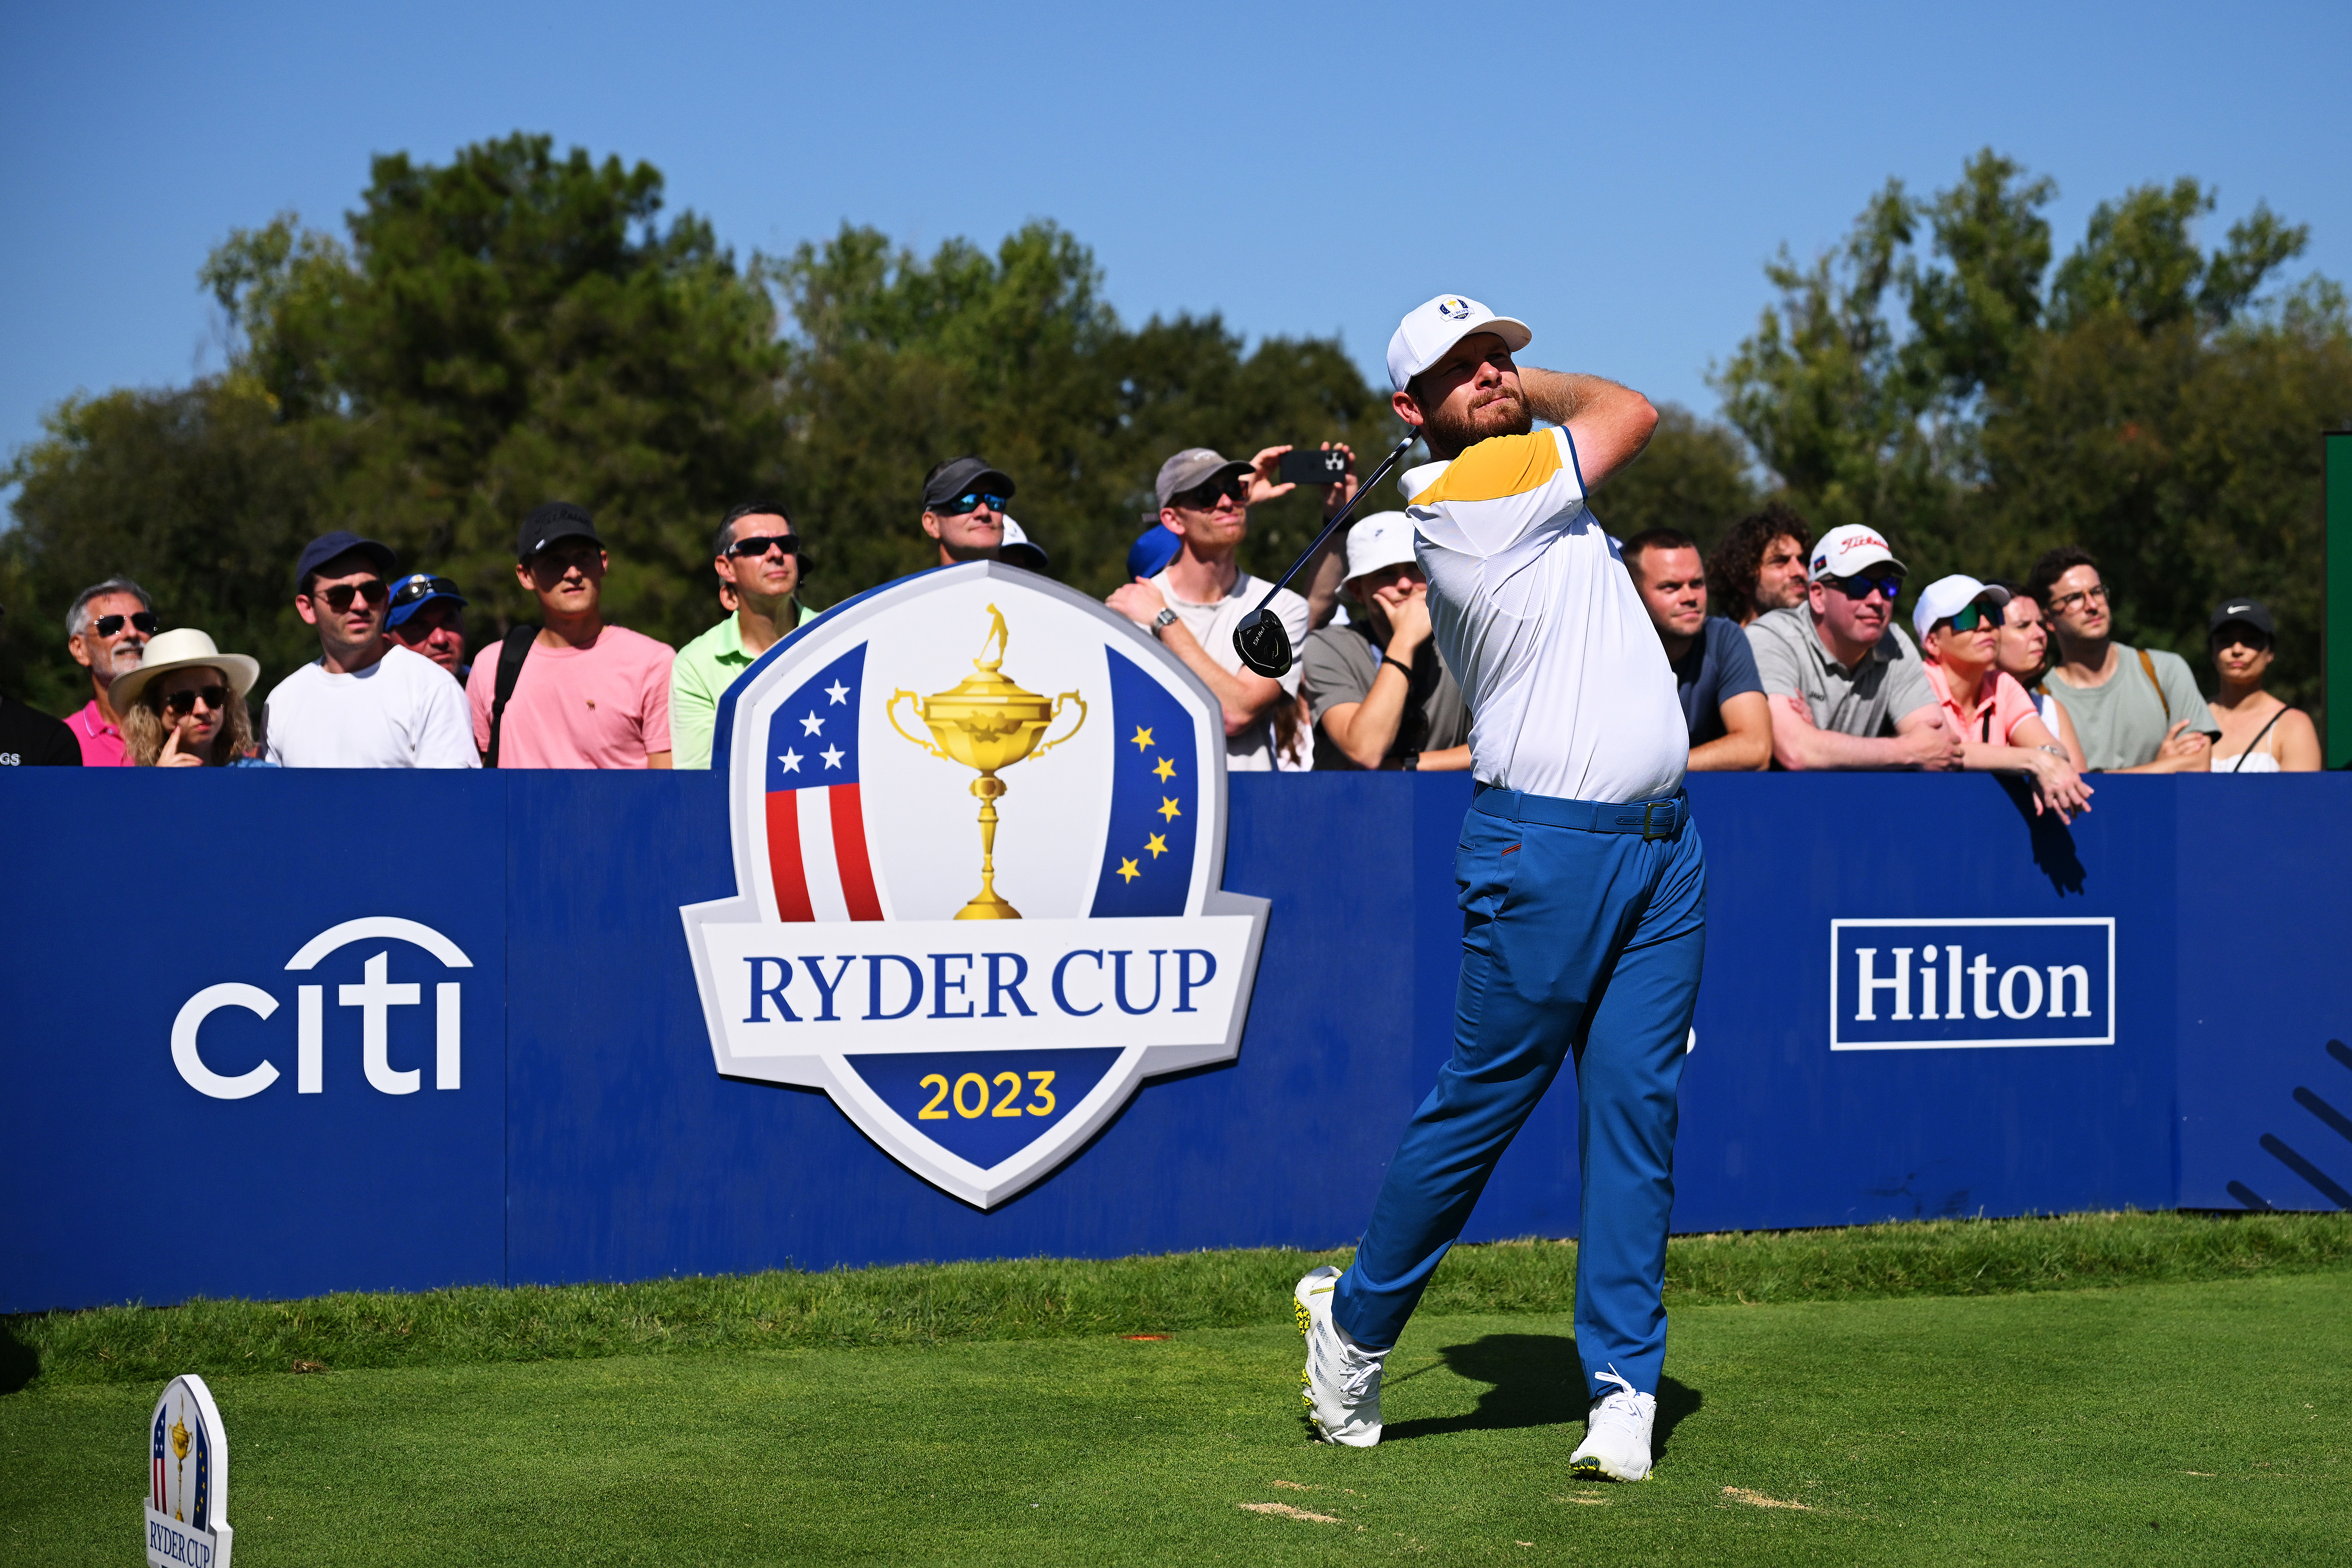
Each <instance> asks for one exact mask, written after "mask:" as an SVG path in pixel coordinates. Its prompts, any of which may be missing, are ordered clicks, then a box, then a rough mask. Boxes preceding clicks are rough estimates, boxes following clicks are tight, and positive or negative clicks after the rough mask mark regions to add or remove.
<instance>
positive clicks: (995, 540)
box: [923, 456, 1013, 566]
mask: <svg viewBox="0 0 2352 1568" xmlns="http://www.w3.org/2000/svg"><path fill="white" fill-rule="evenodd" d="M1012 499H1013V479H1012V477H1011V476H1010V475H1008V474H1006V473H1005V472H1004V471H1003V469H1001V468H990V467H989V466H988V464H987V462H986V461H984V460H983V459H982V458H974V457H969V456H967V457H961V458H949V459H948V460H947V461H946V462H944V463H940V464H938V465H936V466H935V467H933V468H932V469H931V471H930V472H929V473H928V474H925V475H924V476H923V531H924V532H925V533H927V534H929V536H930V538H931V540H932V542H934V543H936V544H937V545H938V546H939V547H940V565H942V566H952V565H954V564H955V563H957V562H959V561H993V560H995V559H996V558H997V552H999V551H1001V550H1003V548H1004V503H1005V502H1006V501H1009V500H1012Z"/></svg>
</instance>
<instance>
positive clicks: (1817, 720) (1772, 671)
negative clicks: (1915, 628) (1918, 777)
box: [1748, 523, 1961, 769]
mask: <svg viewBox="0 0 2352 1568" xmlns="http://www.w3.org/2000/svg"><path fill="white" fill-rule="evenodd" d="M1808 560H1809V561H1810V563H1811V564H1810V566H1809V568H1808V574H1807V579H1808V580H1807V584H1806V589H1805V595H1806V602H1805V603H1804V604H1802V605H1798V606H1797V607H1795V608H1794V609H1786V610H1772V611H1769V612H1768V613H1767V614H1764V615H1761V616H1758V617H1757V618H1756V619H1755V621H1754V622H1752V623H1751V624H1750V625H1749V626H1748V649H1749V651H1750V652H1752V653H1754V654H1755V656H1756V673H1757V674H1758V676H1759V677H1760V678H1761V679H1762V680H1763V682H1764V694H1765V696H1766V698H1767V699H1768V700H1769V701H1770V703H1771V711H1772V760H1773V761H1774V762H1775V763H1778V764H1779V765H1780V766H1781V767H1783V768H1937V769H1950V768H1957V767H1958V766H1960V763H1961V742H1960V736H1959V733H1958V731H1955V730H1954V729H1953V728H1952V727H1951V726H1950V725H1949V724H1948V723H1947V722H1946V721H1945V719H1944V710H1943V705H1942V703H1941V702H1940V701H1939V700H1937V696H1936V693H1935V689H1933V688H1932V687H1930V686H1929V685H1928V684H1927V672H1926V667H1925V666H1924V665H1922V664H1921V662H1920V659H1919V650H1918V649H1917V648H1916V647H1912V646H1911V639H1910V638H1909V637H1906V636H1904V635H1903V631H1902V628H1900V627H1899V626H1895V595H1897V594H1898V593H1900V592H1901V591H1902V588H1903V578H1904V575H1905V568H1904V565H1903V563H1901V562H1900V561H1897V560H1896V559H1895V552H1893V551H1891V550H1889V549H1887V547H1886V542H1885V540H1884V539H1881V538H1880V537H1879V536H1878V534H1877V532H1876V531H1874V530H1872V529H1869V528H1866V527H1864V526H1863V525H1861V524H1859V523H1849V524H1847V525H1846V526H1845V527H1843V528H1833V529H1831V530H1830V531H1829V532H1827V533H1825V534H1823V535H1822V539H1821V542H1819V543H1818V544H1815V545H1814V546H1813V548H1812V549H1811V552H1808Z"/></svg>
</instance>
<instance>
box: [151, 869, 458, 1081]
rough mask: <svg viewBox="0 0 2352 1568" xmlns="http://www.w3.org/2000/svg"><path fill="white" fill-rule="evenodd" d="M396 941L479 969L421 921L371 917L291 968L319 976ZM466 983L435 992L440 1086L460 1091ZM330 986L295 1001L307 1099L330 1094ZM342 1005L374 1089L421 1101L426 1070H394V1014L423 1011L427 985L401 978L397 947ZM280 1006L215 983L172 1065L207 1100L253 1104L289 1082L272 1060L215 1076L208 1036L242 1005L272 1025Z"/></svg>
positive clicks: (301, 992)
mask: <svg viewBox="0 0 2352 1568" xmlns="http://www.w3.org/2000/svg"><path fill="white" fill-rule="evenodd" d="M386 940H389V941H393V942H406V943H409V944H411V945H412V946H415V947H421V948H423V949H424V950H425V952H428V953H430V954H432V955H433V957H435V958H436V959H437V960H439V961H440V963H441V966H442V968H444V969H471V968H472V967H474V961H473V960H472V959H470V958H468V957H467V956H466V954H465V953H464V952H463V951H461V950H460V949H459V948H458V946H457V943H456V942H451V941H450V940H449V939H448V938H447V937H446V936H443V935H442V934H441V933H440V932H439V931H435V930H434V929H433V928H432V927H431V926H428V925H424V924H421V923H419V922H418V921H409V920H402V919H400V918H398V917H397V916H394V915H369V916H366V917H365V918H363V919H360V920H355V921H343V923H342V924H341V925H338V926H331V927H330V928H328V929H327V930H325V931H320V933H319V934H318V935H317V936H314V937H312V938H311V939H310V941H309V942H304V943H303V944H302V945H301V947H300V948H299V950H297V951H296V952H295V954H294V956H293V957H291V958H289V959H288V960H287V961H286V967H287V968H288V969H289V970H290V971H294V972H297V973H299V972H300V971H303V970H310V969H316V968H317V967H318V965H319V962H320V960H321V959H323V958H325V957H326V956H327V955H328V954H330V953H331V952H335V951H337V950H338V949H340V948H343V947H348V946H350V945H351V944H352V943H353V942H371V941H374V942H381V941H386ZM460 984H461V983H460V982H458V981H455V980H443V981H439V982H437V983H436V984H435V985H434V986H433V1015H432V1016H433V1023H434V1027H433V1087H434V1088H435V1089H456V1088H457V1087H458V1084H459V1081H460V1068H461V1067H462V1065H463V1063H462V1060H461V1058H462V1055H463V1045H464V1041H463V1038H462V1018H463V1007H462V1000H463V998H462V994H461V991H460ZM327 989H328V988H327V987H326V986H325V985H306V984H298V985H296V986H295V988H294V994H295V1008H294V1016H295V1029H294V1061H295V1067H294V1080H295V1081H294V1089H295V1092H296V1093H298V1094H322V1093H324V1092H325V1091H326V1079H327V1072H326V1060H327ZM334 990H335V1003H336V1005H338V1006H340V1007H349V1008H352V1009H354V1010H355V1011H357V1012H358V1014H359V1016H360V1065H361V1068H362V1072H363V1073H364V1075H365V1077H366V1079H367V1081H368V1086H369V1087H370V1088H372V1089H375V1090H376V1092H378V1093H379V1094H415V1092H416V1091H417V1090H418V1089H422V1088H423V1087H424V1079H425V1072H424V1069H423V1068H395V1067H394V1066H393V1063H392V1016H393V1014H392V1010H393V1009H394V1008H395V1007H422V1006H423V1005H425V986H424V984H423V983H421V982H419V981H416V980H405V981H396V980H394V979H393V977H392V951H391V949H389V948H386V949H384V950H383V951H382V952H377V953H376V954H375V955H374V956H373V957H371V958H370V959H368V961H367V962H366V963H365V964H363V965H362V968H361V971H360V981H359V984H355V985H353V984H344V985H338V986H336V987H335V988H334ZM224 1007H241V1008H244V1009H245V1010H246V1011H247V1012H249V1013H253V1014H255V1015H257V1016H260V1017H263V1018H268V1017H269V1016H271V1015H272V1014H274V1013H276V1012H277V1011H278V998H277V997H276V996H274V995H272V994H270V993H268V992H267V991H264V990H263V989H262V988H261V987H260V986H258V985H248V984H245V983H244V982H243V981H237V980H231V981H226V982H224V983H223V984H218V985H207V986H205V988H204V989H203V990H201V991H199V992H197V993H196V994H194V995H193V996H191V997H189V998H188V999H187V1001H186V1002H185V1003H184V1005H182V1006H181V1008H180V1012H179V1016H177V1017H175V1018H173V1020H172V1065H173V1067H174V1068H178V1069H179V1072H180V1077H181V1078H182V1079H185V1080H186V1082H187V1085H188V1087H189V1088H191V1089H194V1090H195V1091H196V1092H197V1093H198V1094H202V1095H207V1096H209V1097H210V1098H212V1099H214V1100H246V1099H248V1098H250V1097H251V1096H254V1095H257V1094H259V1093H260V1092H261V1091H262V1090H263V1089H268V1087H269V1086H270V1085H271V1084H274V1083H276V1082H277V1081H278V1077H279V1076H280V1075H279V1073H278V1068H277V1065H276V1064H275V1063H273V1062H271V1061H270V1060H268V1058H263V1059H262V1061H260V1062H259V1063H258V1064H257V1065H256V1066H254V1067H253V1068H248V1069H247V1071H244V1072H241V1073H238V1074H236V1075H235V1076H233V1077H232V1076H228V1075H225V1074H222V1073H219V1072H215V1071H214V1070H213V1068H210V1067H209V1066H207V1065H206V1064H205V1058H204V1051H203V1043H202V1039H201V1034H202V1031H203V1029H204V1026H205V1019H207V1018H209V1017H211V1016H213V1015H214V1014H215V1013H217V1012H219V1011H220V1010H221V1009H222V1008H224Z"/></svg>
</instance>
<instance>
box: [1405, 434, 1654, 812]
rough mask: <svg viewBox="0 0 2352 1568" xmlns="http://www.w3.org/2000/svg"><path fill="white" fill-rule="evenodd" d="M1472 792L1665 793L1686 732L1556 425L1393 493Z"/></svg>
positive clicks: (1641, 616)
mask: <svg viewBox="0 0 2352 1568" xmlns="http://www.w3.org/2000/svg"><path fill="white" fill-rule="evenodd" d="M1400 488H1402V489H1403V490H1404V492H1405V494H1406V496H1407V497H1408V498H1409V499H1410V500H1411V502H1412V505H1411V507H1410V508H1409V509H1408V515H1410V516H1411V517H1412V521H1413V526H1414V530H1415V537H1414V549H1415V552H1416V553H1417V554H1418V555H1419V557H1420V559H1421V567H1422V570H1423V572H1425V573H1426V574H1428V576H1429V609H1430V619H1431V621H1432V623H1433V626H1434V640H1435V642H1436V644H1437V648H1438V652H1439V653H1440V654H1442V655H1443V656H1444V659H1445V665H1446V668H1449V669H1451V670H1452V671H1453V672H1454V679H1455V680H1457V681H1459V682H1460V683H1461V685H1462V692H1463V695H1464V696H1465V698H1466V699H1467V700H1469V703H1470V713H1471V722H1470V767H1471V771H1472V773H1475V775H1476V777H1477V778H1478V779H1479V781H1480V782H1481V783H1485V784H1500V785H1502V786H1503V787H1505V788H1507V789H1515V790H1520V791H1524V792H1525V793H1527V794H1529V795H1555V796H1559V797H1560V798H1563V799H1568V800H1591V801H1601V802H1604V803H1609V804H1612V805H1613V804H1618V803H1622V802H1624V801H1632V800H1656V799H1660V798H1662V797H1664V796H1666V795H1672V794H1674V793H1675V790H1676V789H1678V788H1680V787H1681V785H1682V782H1683V771H1684V769H1685V767H1686V766H1687V765H1688V764H1689V763H1690V728H1689V726H1688V725H1687V724H1685V722H1684V720H1683V710H1682V705H1681V703H1680V702H1679V701H1677V700H1676V699H1675V672H1674V668H1673V667H1672V666H1671V665H1669V664H1668V663H1667V662H1666V650H1665V648H1664V647H1663V646H1662V645H1661V644H1660V643H1659V641H1658V633H1657V629H1656V628H1655V627H1654V626H1652V625H1651V624H1650V616H1649V612H1648V611H1646V610H1645V609H1643V606H1642V596H1641V594H1640V593H1639V591H1637V590H1636V589H1635V588H1634V586H1633V578H1632V577H1631V576H1629V575H1627V574H1626V571H1625V565H1624V563H1623V562H1622V560H1621V559H1620V558H1619V556H1618V553H1617V542H1616V541H1615V540H1612V539H1611V538H1610V537H1609V535H1608V534H1606V533H1604V532H1603V531H1601V524H1600V522H1599V521H1596V520H1595V519H1594V517H1593V515H1592V513H1591V510H1590V509H1589V508H1587V507H1586V506H1585V504H1584V483H1583V479H1582V478H1581V476H1580V474H1579V472H1578V470H1577V466H1576V447H1575V445H1574V443H1573V442H1571V441H1570V439H1569V435H1568V432H1567V431H1566V430H1565V429H1551V430H1540V431H1538V432H1536V433H1535V434H1533V435H1528V436H1495V437H1488V438H1487V439H1486V440H1484V441H1481V442H1479V443H1478V444H1477V445H1476V446H1475V447H1471V448H1470V449H1469V450H1468V451H1466V452H1464V453H1463V454H1462V455H1461V456H1460V457H1459V458H1455V459H1454V460H1453V461H1452V462H1450V463H1424V464H1423V465H1422V466H1421V467H1419V468H1413V469H1411V470H1410V471H1408V472H1407V473H1406V474H1405V476H1404V478H1403V479H1402V482H1401V486H1400Z"/></svg>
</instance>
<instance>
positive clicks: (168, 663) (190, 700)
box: [114, 626, 276, 768]
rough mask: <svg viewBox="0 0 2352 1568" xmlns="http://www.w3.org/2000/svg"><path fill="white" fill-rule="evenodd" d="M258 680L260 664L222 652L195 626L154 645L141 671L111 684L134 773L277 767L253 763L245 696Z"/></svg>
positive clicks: (165, 635) (179, 629)
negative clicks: (159, 769) (164, 769)
mask: <svg viewBox="0 0 2352 1568" xmlns="http://www.w3.org/2000/svg"><path fill="white" fill-rule="evenodd" d="M258 679H261V664H260V661H259V660H257V659H255V658H251V657H250V656H249V655H246V654H241V653H223V652H221V651H220V649H219V648H217V647H214V646H213V639H212V638H211V637H207V636H205V634H204V633H203V632H200V631H198V630H196V629H195V628H194V626H176V627H174V628H173V629H172V630H171V631H168V632H165V633H163V635H161V636H160V637H156V638H155V640H154V641H152V642H151V643H149V644H148V645H147V657H146V658H144V659H142V660H141V662H140V665H139V668H136V669H134V670H131V671H130V672H129V673H128V674H125V675H122V676H120V677H118V678H117V679H116V680H115V682H114V701H115V706H116V707H117V709H118V710H120V711H121V714H122V733H123V739H124V742H125V744H126V746H127V749H128V750H129V752H130V754H131V763H132V765H133V766H136V767H142V768H253V767H260V768H267V767H273V766H275V765H276V764H275V763H269V762H268V761H265V760H263V759H262V758H259V757H257V756H255V755H254V746H253V719H252V716H251V715H250V714H248V713H247V711H246V707H245V694H246V693H247V692H248V691H250V690H252V689H253V683H254V682H255V681H257V680H258Z"/></svg>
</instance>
